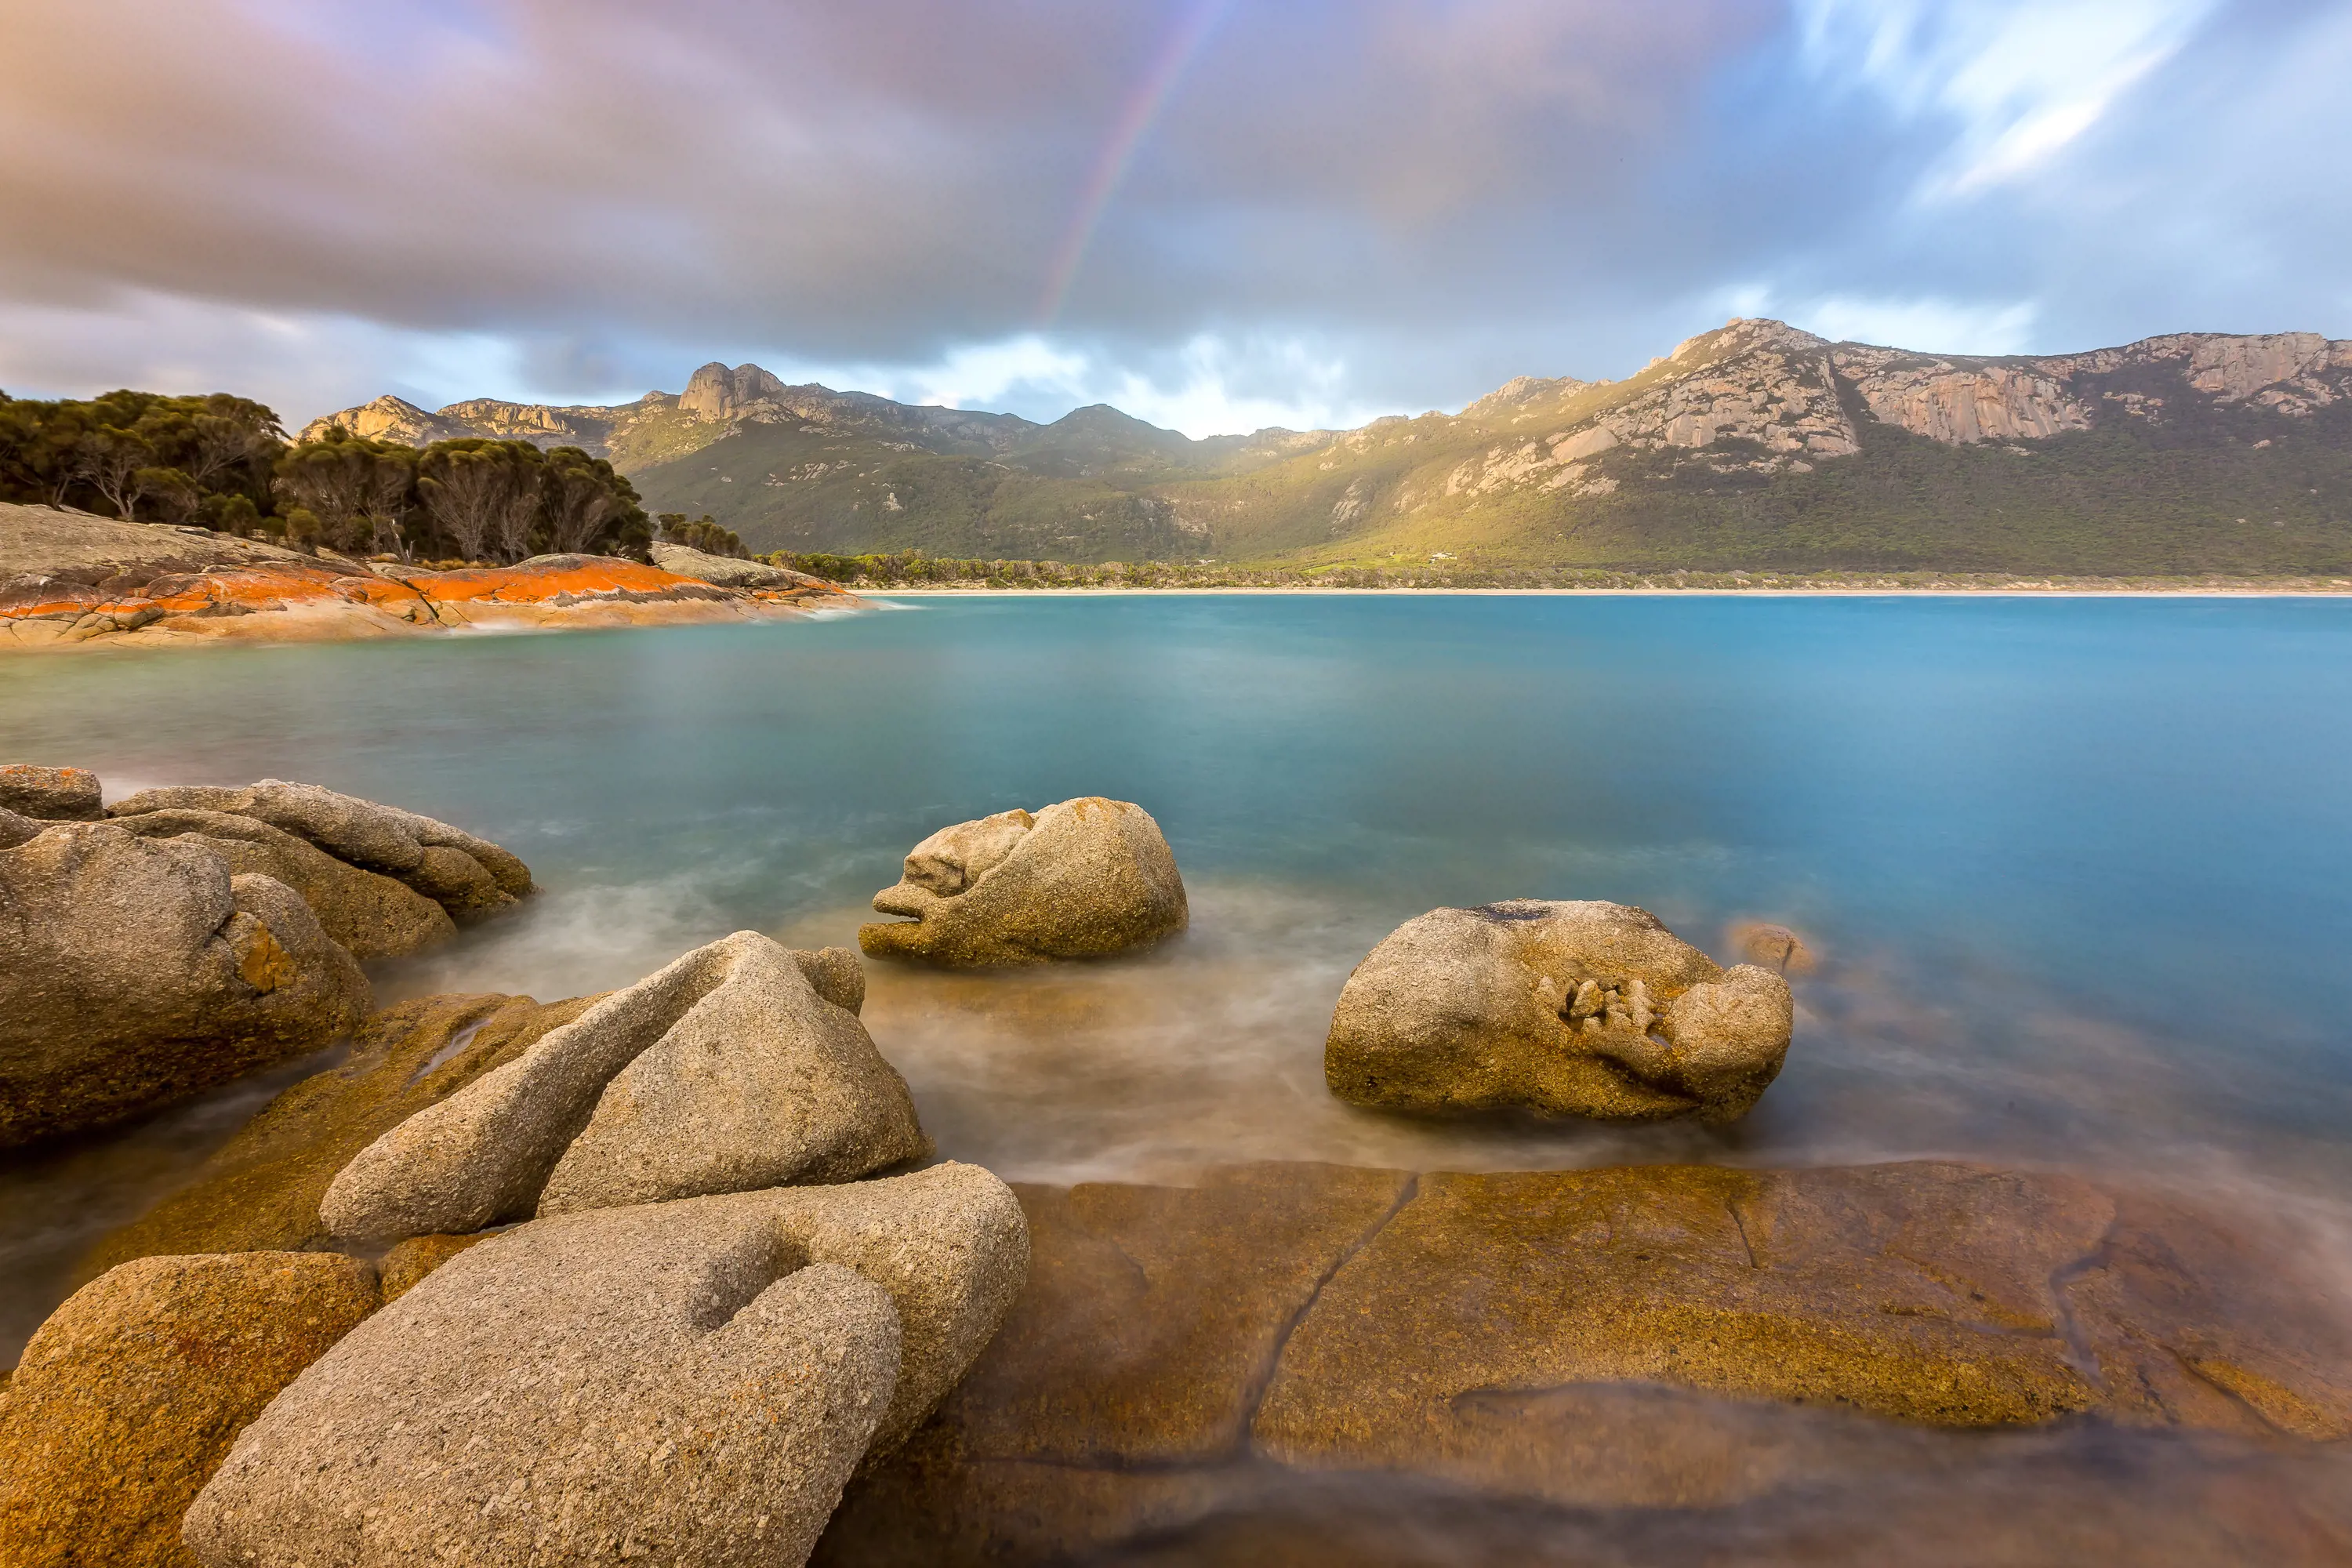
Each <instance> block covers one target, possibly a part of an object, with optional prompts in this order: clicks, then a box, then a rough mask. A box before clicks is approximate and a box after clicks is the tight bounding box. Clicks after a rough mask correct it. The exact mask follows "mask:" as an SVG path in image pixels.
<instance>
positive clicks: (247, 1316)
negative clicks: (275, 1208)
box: [0, 1252, 376, 1568]
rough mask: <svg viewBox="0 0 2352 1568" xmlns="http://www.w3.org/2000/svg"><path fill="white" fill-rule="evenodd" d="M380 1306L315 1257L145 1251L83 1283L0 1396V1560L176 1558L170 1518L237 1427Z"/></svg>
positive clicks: (60, 1563)
mask: <svg viewBox="0 0 2352 1568" xmlns="http://www.w3.org/2000/svg"><path fill="white" fill-rule="evenodd" d="M375 1304H376V1288H375V1279H374V1276H373V1272H372V1271H371V1270H370V1269H369V1268H368V1267H367V1266H366V1265H365V1264H363V1263H359V1262H355V1261H353V1260H352V1259H351V1258H336V1257H331V1256H328V1255H325V1254H320V1253H287V1252H253V1253H246V1254H243V1255H242V1256H239V1257H234V1258H219V1257H204V1258H142V1259H141V1260H140V1261H138V1262H136V1263H130V1264H126V1265H124V1266H123V1267H122V1268H117V1269H115V1270H113V1271H112V1272H111V1273H109V1274H108V1275H106V1277H105V1278H103V1279H98V1280H96V1281H94V1282H92V1283H90V1284H89V1285H85V1286H84V1287H82V1289H80V1290H79V1291H77V1292H76V1293H75V1294H74V1296H73V1298H72V1299H71V1300H68V1301H67V1302H66V1304H65V1305H64V1306H62V1307H59V1308H58V1310H57V1311H56V1312H55V1313H53V1314H52V1315H51V1316H50V1318H49V1320H48V1321H47V1322H46V1323H43V1324H42V1325H41V1327H40V1330H39V1331H38V1332H37V1333H35V1334H34V1336H33V1339H32V1342H31V1343H30V1344H28V1345H26V1348H25V1358H24V1361H23V1363H21V1364H20V1365H19V1366H18V1367H17V1369H16V1375H15V1377H14V1378H12V1379H11V1380H10V1381H9V1383H8V1385H7V1388H6V1391H5V1394H0V1452H5V1456H6V1461H5V1463H0V1561H5V1562H6V1563H9V1564H10V1568H51V1565H56V1568H65V1565H67V1564H84V1563H89V1564H97V1563H124V1564H129V1563H139V1564H181V1563H193V1562H194V1559H193V1558H192V1557H191V1556H190V1555H189V1554H188V1552H186V1550H185V1549H184V1547H183V1546H182V1545H181V1543H180V1520H181V1516H182V1515H184V1513H185V1512H186V1511H187V1509H188V1504H189V1503H190V1502H191V1501H192V1500H194V1498H195V1495H196V1492H197V1490H198V1489H199V1488H201V1487H202V1486H203V1485H204V1484H205V1481H206V1480H207V1479H209V1478H210V1477H211V1475H212V1473H213V1471H214V1469H215V1468H216V1467H217V1466H218V1465H219V1464H220V1462H221V1460H222V1458H224V1457H225V1456H226V1454H227V1453H228V1449H229V1445H230V1443H231V1442H232V1441H233V1440H234V1439H235V1437H236V1434H237V1432H238V1431H239V1430H240V1429H241V1428H243V1427H244V1426H246V1425H247V1423H248V1422H250V1421H251V1420H252V1419H253V1418H254V1417H255V1416H256V1415H259V1414H260V1413H261V1410H262V1407H263V1406H264V1405H268V1403H269V1401H270V1400H271V1399H272V1398H274V1397H276V1396H277V1394H278V1391H279V1390H281V1389H282V1388H284V1387H285V1386H286V1384H289V1383H290V1382H292V1381H293V1379H294V1376H295V1374H296V1373H299V1372H300V1371H301V1370H302V1369H303V1368H304V1367H306V1366H308V1365H310V1363H312V1362H313V1361H316V1360H317V1359H318V1358H319V1357H320V1355H322V1354H324V1353H325V1352H326V1351H327V1350H328V1348H329V1347H330V1346H331V1345H332V1344H333V1343H334V1342H336V1341H337V1340H338V1339H340V1338H341V1337H342V1336H343V1335H344V1334H345V1333H347V1332H348V1331H350V1330H352V1328H353V1327H355V1326H356V1325H357V1324H358V1323H359V1322H360V1321H361V1320H362V1319H363V1318H365V1317H366V1316H367V1314H368V1313H369V1312H370V1311H371V1310H373V1309H374V1307H375Z"/></svg>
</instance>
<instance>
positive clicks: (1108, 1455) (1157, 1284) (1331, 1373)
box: [815, 1163, 2352, 1564]
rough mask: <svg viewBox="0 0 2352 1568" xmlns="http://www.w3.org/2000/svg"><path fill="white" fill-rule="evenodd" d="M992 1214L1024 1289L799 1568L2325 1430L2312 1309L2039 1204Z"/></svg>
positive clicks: (1254, 1178) (1739, 1174)
mask: <svg viewBox="0 0 2352 1568" xmlns="http://www.w3.org/2000/svg"><path fill="white" fill-rule="evenodd" d="M1019 1192H1020V1195H1021V1201H1022V1204H1023V1206H1024V1209H1025V1210H1026V1211H1027V1214H1028V1216H1029V1225H1030V1235H1031V1241H1032V1248H1033V1255H1034V1261H1033V1264H1032V1268H1031V1276H1030V1279H1031V1283H1030V1287H1029V1289H1028V1290H1027V1291H1026V1292H1024V1295H1023V1297H1022V1299H1021V1300H1020V1301H1019V1303H1018V1304H1017V1305H1016V1306H1015V1308H1014V1310H1013V1313H1012V1314H1011V1316H1010V1317H1008V1318H1007V1320H1006V1321H1005V1324H1004V1327H1003V1331H1001V1333H1000V1334H999V1335H998V1337H997V1339H996V1340H995V1342H993V1343H992V1344H991V1346H990V1347H989V1349H988V1350H987V1352H984V1353H983V1354H982V1357H981V1358H980V1360H979V1361H978V1362H977V1363H975V1364H974V1365H973V1367H972V1369H971V1374H970V1375H969V1376H968V1377H967V1378H966V1379H965V1380H964V1382H963V1383H962V1384H961V1385H960V1386H959V1387H958V1388H957V1389H956V1391H955V1392H954V1393H953V1394H950V1396H949V1398H948V1399H947V1401H946V1402H945V1403H944V1404H943V1405H942V1406H941V1407H940V1413H939V1415H937V1416H936V1417H934V1418H933V1420H932V1421H931V1422H929V1424H928V1425H926V1426H924V1427H923V1428H922V1429H920V1430H919V1432H917V1434H916V1435H915V1436H914V1437H913V1438H912V1439H911V1440H910V1441H909V1442H908V1445H907V1447H905V1448H904V1449H903V1450H902V1451H901V1452H900V1453H899V1454H898V1456H897V1457H896V1458H894V1459H892V1460H891V1461H889V1462H887V1464H884V1465H881V1466H879V1467H878V1468H876V1469H875V1471H874V1472H873V1473H872V1474H871V1475H869V1476H867V1477H866V1478H865V1479H861V1480H860V1481H859V1482H857V1483H856V1484H855V1485H853V1487H852V1488H851V1489H850V1490H849V1492H848V1495H847V1496H846V1497H845V1499H844V1501H843V1506H842V1509H841V1511H840V1513H839V1515H838V1516H837V1517H836V1519H835V1523H834V1526H833V1528H832V1530H831V1531H829V1532H828V1534H827V1535H826V1537H825V1539H824V1542H823V1543H822V1544H821V1546H820V1548H819V1550H818V1552H817V1553H816V1559H815V1560H816V1561H817V1562H819V1563H838V1564H850V1563H870V1562H922V1563H934V1564H963V1563H1001V1562H1043V1561H1055V1560H1061V1559H1063V1558H1076V1559H1087V1560H1093V1559H1088V1557H1087V1554H1088V1553H1090V1552H1103V1551H1106V1550H1107V1549H1108V1548H1109V1547H1111V1546H1114V1545H1116V1544H1117V1543H1119V1542H1129V1541H1133V1542H1141V1541H1147V1540H1151V1539H1165V1538H1166V1537H1167V1534H1168V1532H1169V1531H1172V1530H1175V1529H1178V1528H1181V1527H1182V1526H1184V1525H1185V1524H1187V1523H1188V1522H1189V1521H1195V1520H1200V1519H1202V1518H1204V1517H1209V1516H1212V1515H1214V1514H1217V1513H1219V1512H1221V1511H1229V1510H1233V1509H1234V1508H1236V1507H1237V1506H1239V1505H1243V1504H1245V1503H1247V1502H1248V1501H1249V1500H1252V1499H1253V1498H1255V1497H1259V1496H1263V1495H1264V1494H1265V1493H1266V1492H1267V1491H1268V1490H1269V1489H1275V1488H1279V1487H1282V1486H1284V1485H1286V1484H1288V1485H1292V1486H1293V1487H1294V1489H1295V1487H1296V1485H1297V1482H1296V1481H1294V1480H1289V1479H1286V1478H1303V1477H1308V1476H1313V1475H1318V1474H1325V1473H1330V1472H1339V1473H1344V1474H1356V1475H1369V1476H1372V1477H1376V1478H1378V1482H1377V1487H1378V1489H1380V1490H1382V1491H1390V1490H1395V1491H1403V1492H1408V1493H1410V1492H1412V1491H1414V1490H1415V1489H1420V1491H1421V1492H1422V1493H1423V1495H1426V1493H1427V1492H1428V1491H1430V1490H1433V1489H1437V1488H1441V1487H1443V1488H1446V1489H1451V1495H1453V1496H1456V1497H1462V1496H1467V1497H1469V1498H1472V1499H1485V1500H1501V1501H1503V1502H1505V1503H1507V1504H1508V1505H1510V1506H1514V1507H1526V1506H1537V1505H1542V1506H1552V1507H1570V1508H1588V1509H1590V1508H1655V1507H1660V1506H1667V1505H1672V1506H1675V1507H1679V1508H1685V1509H1689V1508H1716V1507H1724V1506H1728V1505H1732V1504H1736V1503H1738V1502H1740V1501H1742V1500H1749V1499H1756V1498H1759V1497H1765V1496H1769V1495H1771V1494H1774V1493H1776V1492H1783V1491H1790V1492H1794V1491H1801V1490H1802V1489H1806V1488H1809V1487H1818V1486H1820V1485H1822V1484H1823V1483H1824V1482H1826V1481H1829V1480H1831V1479H1851V1478H1852V1477H1853V1476H1854V1475H1855V1474H1857V1473H1860V1474H1865V1475H1866V1474H1869V1473H1871V1467H1873V1466H1874V1465H1881V1464H1884V1463H1885V1462H1886V1456H1888V1455H1889V1453H1890V1451H1892V1452H1894V1453H1895V1454H1897V1455H1900V1454H1902V1453H1904V1452H1906V1450H1905V1449H1904V1448H1903V1447H1902V1441H1901V1440H1902V1438H1903V1436H1904V1434H1905V1430H1906V1427H1907V1428H1912V1429H1914V1430H1920V1429H1933V1428H1937V1427H1941V1428H1945V1429H1952V1430H1960V1431H1969V1432H1974V1433H1979V1434H1982V1433H1986V1432H1989V1431H1993V1430H1998V1429H2000V1428H2004V1427H2006V1428H2011V1429H2014V1428H2018V1427H2028V1428H2042V1429H2052V1428H2053V1427H2054V1426H2057V1424H2059V1423H2062V1422H2063V1418H2064V1417H2066V1416H2067V1415H2070V1414H2078V1413H2079V1414H2084V1415H2091V1416H2094V1417H2095V1418H2096V1419H2097V1420H2098V1421H2099V1422H2101V1423H2105V1424H2107V1425H2108V1426H2109V1428H2110V1429H2112V1428H2114V1427H2122V1428H2126V1429H2130V1428H2149V1429H2155V1430H2158V1431H2162V1430H2179V1431H2189V1432H2199V1433H2207V1434H2212V1435H2214V1436H2215V1437H2216V1438H2222V1437H2226V1438H2228V1439H2230V1440H2232V1441H2237V1440H2245V1441H2251V1442H2256V1443H2262V1444H2266V1445H2273V1446H2275V1445H2280V1444H2287V1445H2296V1444H2309V1443H2330V1442H2335V1441H2338V1440H2340V1439H2341V1437H2342V1436H2345V1435H2347V1434H2352V1380H2347V1377H2346V1375H2345V1373H2344V1371H2343V1369H2344V1367H2345V1366H2346V1365H2347V1350H2352V1345H2347V1330H2346V1326H2345V1320H2344V1318H2343V1316H2342V1313H2341V1311H2340V1305H2339V1303H2338V1301H2337V1300H2336V1297H2335V1296H2334V1295H2333V1294H2332V1293H2331V1288H2330V1286H2329V1285H2328V1284H2327V1282H2326V1280H2325V1279H2321V1278H2319V1277H2317V1276H2316V1275H2315V1274H2313V1275H2305V1274H2303V1273H2300V1272H2298V1271H2297V1270H2296V1269H2295V1268H2293V1267H2292V1266H2291V1265H2287V1266H2283V1265H2282V1264H2281V1263H2280V1261H2279V1260H2278V1259H2277V1258H2263V1257H2258V1256H2255V1255H2253V1254H2252V1252H2251V1250H2250V1249H2249V1247H2247V1246H2246V1245H2245V1244H2243V1243H2242V1240H2241V1239H2240V1237H2238V1235H2237V1234H2236V1231H2235V1227H2232V1226H2227V1225H2223V1224H2220V1223H2217V1222H2215V1221H2213V1220H2211V1219H2209V1218H2206V1217H2204V1216H2200V1215H2192V1214H2189V1213H2187V1212H2185V1211H2182V1210H2180V1209H2179V1208H2177V1207H2174V1206H2171V1205H2166V1204H2163V1203H2159V1202H2154V1201H2151V1200H2148V1199H2146V1198H2141V1197H2137V1196H2134V1195H2131V1194H2116V1193H2111V1192H2108V1191H2106V1190H2105V1189H2102V1188H2099V1187H2096V1186H2095V1185H2092V1184H2086V1183H2084V1182H2080V1181H2075V1180H2072V1179H2069V1178H2066V1177H2060V1176H2042V1175H2032V1174H2024V1173H2011V1172H2001V1171H1992V1170H1985V1169H1980V1168H1977V1167H1972V1166H1966V1165H1958V1164H1948V1163H1907V1164H1894V1165H1878V1166H1864V1167H1858V1168H1847V1169H1828V1170H1807V1171H1755V1172H1751V1171H1734V1170H1725V1169H1720V1168H1714V1167H1696V1166H1648V1167H1639V1168H1631V1169H1611V1170H1595V1171H1556V1172H1523V1173H1501V1174H1491V1175H1450V1174H1437V1175H1424V1176H1421V1177H1418V1178H1415V1177H1413V1176H1411V1175H1408V1174H1406V1173H1402V1172H1377V1171H1356V1170H1346V1169H1341V1168H1337V1167H1331V1166H1313V1165H1272V1166H1255V1167H1246V1168H1241V1169H1235V1170H1227V1171H1223V1172H1219V1173H1213V1174H1212V1175H1211V1176H1209V1177H1208V1178H1206V1179H1205V1180H1204V1182H1203V1184H1202V1185H1201V1186H1198V1187H1192V1188H1171V1187H1136V1186H1127V1185H1121V1184H1087V1185H1081V1186H1077V1187H1074V1188H1066V1189H1065V1188H1051V1187H1024V1188H1021V1189H1019ZM2237 1390H2244V1391H2246V1395H2245V1396H2244V1397H2241V1396H2240V1395H2239V1394H2237V1393H2236V1392H2234V1391H2237ZM2036 1456H2037V1458H2038V1459H2039V1460H2040V1461H2042V1462H2046V1461H2047V1454H2046V1451H2045V1450H2036ZM1105 1560H1108V1559H1105ZM1120 1560H1122V1561H1123V1560H1124V1559H1120ZM1155 1560H1156V1559H1155ZM1168 1560H1169V1561H1177V1560H1183V1559H1181V1557H1174V1558H1170V1559H1168ZM1249 1560H1250V1558H1249V1557H1248V1556H1247V1555H1246V1554H1244V1555H1243V1556H1241V1557H1237V1558H1235V1559H1234V1561H1249ZM1304 1560H1310V1561H1317V1562H1321V1561H1326V1560H1327V1559H1325V1558H1322V1557H1310V1558H1307V1559H1304ZM1342 1560H1344V1559H1342ZM1481 1560H1482V1561H1484V1560H1486V1559H1481ZM1501 1560H1508V1559H1501ZM1790 1560H1792V1561H1793V1560H1797V1559H1795V1558H1792V1559H1790Z"/></svg>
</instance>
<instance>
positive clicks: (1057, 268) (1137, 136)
mask: <svg viewBox="0 0 2352 1568" xmlns="http://www.w3.org/2000/svg"><path fill="white" fill-rule="evenodd" d="M1233 5H1234V0H1193V5H1192V10H1191V11H1190V13H1188V14H1187V15H1186V16H1184V17H1183V18H1182V19H1181V20H1180V21H1179V22H1178V23H1177V25H1176V26H1174V27H1172V28H1171V29H1170V30H1169V33H1168V37H1167V40H1166V41H1165V42H1164V43H1163V44H1162V45H1161V46H1160V55H1159V58H1157V59H1155V60H1153V61H1152V62H1151V68H1150V70H1148V71H1146V72H1145V73H1144V75H1143V79H1142V80H1141V81H1139V82H1138V83H1137V84H1136V89H1135V94H1134V96H1133V97H1132V98H1130V99H1129V100H1128V102H1127V106H1126V108H1124V109H1123V110H1120V111H1119V116H1118V121H1117V123H1116V124H1115V125H1113V127H1112V129H1111V134H1110V139H1109V140H1108V142H1104V143H1103V148H1102V151H1101V152H1100V153H1097V155H1096V157H1095V165H1094V170H1093V172H1092V173H1091V174H1088V176H1087V184H1086V189H1085V190H1084V192H1083V193H1082V194H1081V195H1080V196H1079V198H1078V205H1077V210H1076V211H1075V212H1073V213H1072V214H1071V215H1070V226H1069V227H1068V228H1066V229H1065V230H1064V231H1063V233H1062V241H1061V243H1060V244H1059V245H1057V246H1055V247H1054V260H1053V265H1052V266H1051V267H1049V268H1047V269H1046V272H1045V292H1044V293H1043V294H1041V295H1039V296H1038V300H1037V324H1038V325H1039V326H1041V327H1045V326H1050V325H1052V324H1053V321H1054V320H1055V317H1057V316H1059V315H1060V314H1061V313H1062V304H1063V301H1064V300H1066V298H1067V297H1068V295H1069V292H1070V285H1071V284H1072V283H1073V282H1075V281H1076V279H1077V276H1078V268H1080V267H1081V266H1083V265H1084V264H1085V262H1086V259H1087V247H1089V246H1091V245H1092V244H1094V239H1095V231H1096V230H1097V229H1098V228H1100V227H1101V226H1102V220H1103V215H1104V214H1105V213H1107V212H1108V211H1109V210H1110V204H1111V199H1112V198H1113V197H1115V196H1117V195H1118V188H1119V186H1120V185H1121V184H1124V183H1125V182H1126V180H1127V175H1128V171H1129V169H1130V168H1132V167H1133V166H1134V163H1135V153H1136V149H1137V148H1139V147H1140V146H1141V145H1142V144H1143V138H1144V135H1145V134H1146V133H1147V132H1150V129H1151V122H1152V121H1155V120H1157V119H1159V118H1160V110H1162V109H1164V108H1166V107H1167V104H1168V97H1169V94H1171V92H1173V91H1174V90H1175V89H1176V83H1177V81H1178V80H1179V79H1181V78H1182V76H1183V74H1184V68H1186V67H1187V66H1189V65H1191V64H1192V60H1193V58H1194V57H1196V56H1197V55H1199V54H1200V52H1201V47H1202V45H1203V44H1205V43H1207V42H1208V41H1209V35H1210V34H1211V33H1213V32H1214V31H1215V30H1216V26H1217V24H1218V23H1219V22H1220V21H1223V19H1224V15H1225V13H1226V12H1227V11H1230V10H1232V9H1233Z"/></svg>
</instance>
